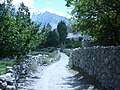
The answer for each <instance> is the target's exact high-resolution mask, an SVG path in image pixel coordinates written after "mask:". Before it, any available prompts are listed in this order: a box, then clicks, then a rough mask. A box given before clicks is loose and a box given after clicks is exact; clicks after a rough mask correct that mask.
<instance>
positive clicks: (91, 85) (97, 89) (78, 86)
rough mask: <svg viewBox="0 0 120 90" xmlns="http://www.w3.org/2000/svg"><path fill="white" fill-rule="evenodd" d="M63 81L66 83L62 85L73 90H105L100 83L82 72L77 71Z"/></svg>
mask: <svg viewBox="0 0 120 90" xmlns="http://www.w3.org/2000/svg"><path fill="white" fill-rule="evenodd" d="M63 79H64V80H65V81H66V83H64V84H65V85H70V86H71V88H74V90H107V89H106V88H105V87H103V86H102V85H101V83H99V82H98V81H97V80H95V79H94V78H93V77H91V76H88V74H87V73H85V72H83V71H79V73H78V74H76V75H74V76H73V77H67V78H63Z"/></svg>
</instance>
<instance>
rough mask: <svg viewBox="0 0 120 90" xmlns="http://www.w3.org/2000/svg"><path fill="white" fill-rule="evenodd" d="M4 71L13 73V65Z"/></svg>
mask: <svg viewBox="0 0 120 90" xmlns="http://www.w3.org/2000/svg"><path fill="white" fill-rule="evenodd" d="M6 73H14V70H13V67H7V68H6Z"/></svg>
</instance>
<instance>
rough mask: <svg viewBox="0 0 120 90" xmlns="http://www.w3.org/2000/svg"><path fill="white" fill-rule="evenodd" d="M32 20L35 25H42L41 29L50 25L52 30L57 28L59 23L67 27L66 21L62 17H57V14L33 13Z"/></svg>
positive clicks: (46, 12)
mask: <svg viewBox="0 0 120 90" xmlns="http://www.w3.org/2000/svg"><path fill="white" fill-rule="evenodd" d="M32 20H33V21H35V22H36V23H42V27H43V26H44V25H46V24H47V23H50V25H51V26H52V28H53V29H55V28H56V27H57V24H58V23H59V22H60V21H64V22H65V23H66V25H68V19H67V18H66V17H64V16H59V15H57V14H54V13H51V12H48V11H45V12H42V13H41V12H39V13H33V15H32Z"/></svg>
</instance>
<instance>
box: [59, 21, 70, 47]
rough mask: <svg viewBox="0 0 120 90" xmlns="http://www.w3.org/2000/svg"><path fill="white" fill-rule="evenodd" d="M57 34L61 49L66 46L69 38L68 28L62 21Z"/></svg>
mask: <svg viewBox="0 0 120 90" xmlns="http://www.w3.org/2000/svg"><path fill="white" fill-rule="evenodd" d="M57 32H58V34H59V42H60V47H62V45H63V46H64V44H65V40H66V37H67V34H68V33H67V26H66V24H65V22H64V21H60V22H59V23H58V25H57Z"/></svg>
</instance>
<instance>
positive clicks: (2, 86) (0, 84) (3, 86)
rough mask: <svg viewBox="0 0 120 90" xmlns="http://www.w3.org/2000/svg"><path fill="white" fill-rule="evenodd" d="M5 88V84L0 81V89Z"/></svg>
mask: <svg viewBox="0 0 120 90" xmlns="http://www.w3.org/2000/svg"><path fill="white" fill-rule="evenodd" d="M6 87H7V82H2V81H0V89H5V88H6Z"/></svg>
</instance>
